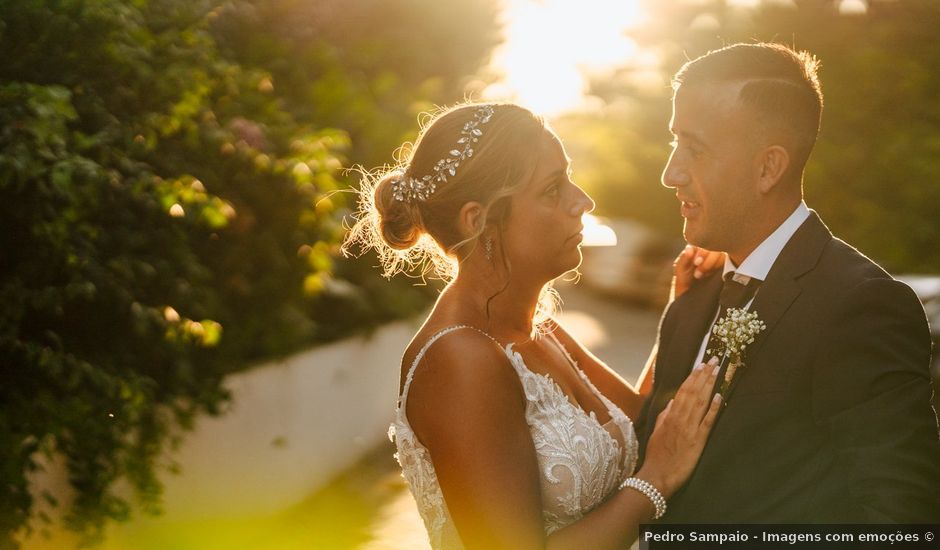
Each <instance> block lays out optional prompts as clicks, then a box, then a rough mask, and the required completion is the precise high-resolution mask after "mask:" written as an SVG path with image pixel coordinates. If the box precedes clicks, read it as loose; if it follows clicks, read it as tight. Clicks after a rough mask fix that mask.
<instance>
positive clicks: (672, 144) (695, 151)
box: [669, 139, 702, 158]
mask: <svg viewBox="0 0 940 550" xmlns="http://www.w3.org/2000/svg"><path fill="white" fill-rule="evenodd" d="M669 146H670V147H672V148H673V149H674V150H675V149H678V148H680V147H681V148H683V149H685V150H686V151H688V152H689V154H690V155H692V158H698V157H699V155H701V154H702V152H701V151H700V150H698V149H697V148H695V147H692V146H691V145H687V144H683V143H679V140H678V139H673V140H672V141H670V142H669Z"/></svg>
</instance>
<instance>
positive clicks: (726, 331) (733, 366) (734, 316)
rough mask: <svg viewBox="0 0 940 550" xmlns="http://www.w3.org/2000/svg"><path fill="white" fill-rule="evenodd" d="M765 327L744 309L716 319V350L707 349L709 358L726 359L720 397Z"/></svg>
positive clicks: (714, 332) (733, 309)
mask: <svg viewBox="0 0 940 550" xmlns="http://www.w3.org/2000/svg"><path fill="white" fill-rule="evenodd" d="M766 328H767V325H765V324H764V322H763V321H761V320H760V318H759V317H758V316H757V312H749V311H746V310H744V309H738V308H729V309H728V311H727V313H725V316H724V317H722V318H721V319H718V322H716V323H715V327H714V328H713V329H712V333H713V334H714V335H715V336H716V337H717V338H718V341H719V344H718V346H717V349H709V350H707V351H706V353H707V354H708V355H709V356H713V355H714V356H718V357H722V358H724V357H728V358H729V360H730V362H729V363H728V370H727V371H725V378H724V380H722V382H721V395H722V397H724V396H725V394H726V392H727V390H728V388H729V387H730V386H731V380H732V379H734V373H735V371H736V370H738V368H739V367H743V366H744V350H745V349H747V347H748V346H749V345H750V344H752V343H754V338H755V337H757V335H758V334H760V333H761V331H763V330H764V329H766Z"/></svg>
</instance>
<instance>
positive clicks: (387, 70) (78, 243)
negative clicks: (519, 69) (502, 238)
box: [0, 0, 495, 546]
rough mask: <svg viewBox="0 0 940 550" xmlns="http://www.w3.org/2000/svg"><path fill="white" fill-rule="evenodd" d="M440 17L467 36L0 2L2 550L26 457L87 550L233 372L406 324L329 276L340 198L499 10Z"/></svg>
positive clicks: (295, 12)
mask: <svg viewBox="0 0 940 550" xmlns="http://www.w3.org/2000/svg"><path fill="white" fill-rule="evenodd" d="M389 4H395V5H394V6H391V5H389ZM454 6H455V7H454V8H453V9H455V10H456V12H457V13H458V14H459V15H460V16H463V17H464V18H465V21H467V22H468V24H472V25H476V27H471V26H466V27H459V26H454V25H447V26H445V25H443V24H442V23H443V22H444V21H445V18H446V17H447V16H448V14H447V11H448V10H447V9H445V7H444V6H441V5H439V4H438V3H435V2H431V1H428V0H421V1H419V0H410V1H408V2H398V3H384V2H378V1H358V2H340V1H338V0H334V1H323V2H301V1H284V2H274V3H271V2H262V1H221V0H134V1H132V2H126V1H123V0H102V1H97V2H87V1H83V0H0V51H3V52H4V53H5V55H4V57H3V60H2V61H0V250H2V255H0V298H2V301H3V304H4V308H3V311H2V313H0V379H2V380H3V383H2V384H0V446H2V448H3V449H4V453H3V457H2V459H0V465H2V470H0V476H2V482H3V488H2V489H0V546H5V545H7V544H9V543H10V542H11V541H12V539H11V536H12V533H13V532H14V531H16V530H18V529H22V528H24V526H27V525H28V523H29V519H30V514H31V512H32V511H33V510H34V509H35V503H34V502H33V499H34V495H32V494H31V493H30V490H29V483H28V478H29V475H30V474H31V473H33V472H35V470H36V469H37V468H39V467H40V464H41V463H42V461H41V460H40V457H41V456H42V455H46V456H52V455H53V454H57V455H61V456H63V457H64V458H65V460H66V464H67V468H68V474H69V480H70V482H71V485H72V486H73V488H74V490H75V500H74V503H73V504H72V505H71V506H70V507H69V509H68V513H67V515H66V520H67V522H68V524H69V525H70V526H71V527H72V528H74V529H76V530H78V531H80V532H83V533H85V534H86V535H87V536H88V537H89V539H93V538H94V537H95V536H96V535H99V534H100V531H101V528H102V527H103V525H104V523H105V522H106V521H107V520H109V519H116V520H121V519H125V518H127V517H128V515H129V514H130V512H131V505H130V503H129V502H128V500H127V499H126V498H124V497H122V496H120V495H118V494H116V493H115V491H114V484H115V482H116V480H118V479H120V478H126V479H127V480H128V481H129V482H130V485H131V487H133V489H135V495H136V497H137V499H138V501H139V503H140V504H141V505H142V508H143V509H144V510H145V511H149V512H157V511H158V510H159V496H160V492H161V485H160V481H159V475H160V473H161V472H162V471H163V470H165V469H166V467H167V466H169V467H170V469H172V468H173V465H172V464H169V465H167V464H164V463H163V460H164V458H163V457H164V456H166V455H165V454H164V452H163V451H164V449H165V447H166V445H167V443H168V442H170V443H172V442H174V441H178V436H179V430H178V429H177V427H180V426H181V427H183V428H186V427H189V426H190V425H191V423H192V421H193V418H194V416H195V415H197V414H200V413H206V412H208V413H213V414H215V413H218V412H219V411H220V407H221V406H222V405H223V404H224V403H225V400H226V398H227V395H226V392H225V390H224V388H223V386H222V383H221V382H222V379H223V377H224V375H225V374H226V373H228V372H231V371H232V370H233V369H236V368H240V367H242V366H243V365H245V364H246V363H248V362H249V361H251V360H254V359H257V358H262V357H269V356H271V355H273V354H282V353H286V352H288V351H292V350H294V349H297V348H298V347H301V346H304V345H309V344H310V343H311V342H315V341H318V340H325V339H329V338H335V337H338V336H340V335H342V334H344V333H348V332H349V331H350V330H352V329H353V327H355V326H359V325H362V324H365V323H364V320H366V319H368V320H369V322H370V323H375V322H377V320H378V319H381V318H388V317H392V316H396V315H402V314H405V313H408V312H410V311H414V310H415V309H417V308H419V307H422V305H423V304H424V303H425V302H426V296H425V295H424V294H422V293H421V292H420V291H414V290H409V291H407V292H399V290H401V287H394V286H392V285H386V286H384V287H380V286H378V285H374V284H371V283H370V285H365V284H363V285H360V286H356V283H357V281H358V280H364V277H362V276H361V275H360V274H361V273H362V271H363V267H364V266H366V265H367V262H368V260H366V261H365V262H360V263H358V264H345V263H344V264H339V265H337V263H336V261H335V259H334V256H335V252H336V246H337V243H338V241H339V239H340V238H341V235H342V232H343V227H342V218H341V217H342V215H343V213H344V212H345V208H346V205H345V204H344V198H343V195H342V194H336V192H337V191H338V190H341V189H343V188H344V187H345V186H346V185H348V184H350V183H352V181H351V179H350V178H346V177H345V176H344V175H343V173H342V171H341V169H342V167H343V166H344V164H346V163H347V160H346V159H348V158H357V159H361V160H360V162H363V163H366V164H367V165H370V164H373V163H376V162H378V161H379V160H380V159H385V158H387V156H388V154H389V151H390V150H391V149H392V148H393V147H394V145H392V144H397V143H400V141H401V139H402V138H404V137H407V136H409V135H413V134H412V133H411V132H413V131H414V129H413V126H414V120H413V117H414V113H416V112H417V111H418V110H420V109H423V108H426V107H427V106H428V105H430V104H431V103H433V102H439V103H444V102H449V101H453V100H455V99H459V97H460V95H461V94H462V91H463V89H464V87H465V86H466V84H467V82H466V79H465V76H464V75H466V74H468V73H472V72H473V71H474V70H475V69H476V68H477V67H478V66H479V64H480V63H481V62H483V61H484V60H485V58H486V54H487V52H488V51H489V49H490V48H492V46H493V44H494V43H495V33H494V32H492V29H493V26H494V23H493V14H494V11H493V8H492V6H489V5H486V4H483V5H481V4H479V3H475V2H471V1H470V0H466V1H461V2H456V3H454ZM395 21H398V23H392V22H395ZM389 52H396V53H398V57H395V56H391V57H390V56H389V55H388V53H389ZM429 75H430V76H429ZM380 151H381V152H380ZM370 275H371V277H370V278H373V279H374V278H375V277H374V273H370ZM357 277H359V279H357ZM350 281H352V282H350ZM337 312H348V313H349V314H348V315H344V314H338V313H337ZM45 498H47V499H49V500H50V501H53V500H54V498H53V497H52V495H45Z"/></svg>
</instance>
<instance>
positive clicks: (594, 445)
mask: <svg viewBox="0 0 940 550" xmlns="http://www.w3.org/2000/svg"><path fill="white" fill-rule="evenodd" d="M464 328H467V329H471V330H477V329H474V328H473V327H467V326H464V325H458V326H453V327H448V328H446V329H444V330H442V331H440V332H438V333H436V334H435V335H434V336H432V337H431V338H429V339H428V342H427V343H426V344H425V345H424V347H422V349H421V351H419V352H418V355H417V356H416V357H415V359H414V362H413V363H412V365H411V368H410V369H409V370H408V374H407V376H406V378H405V384H404V387H403V389H402V394H401V397H400V398H399V403H398V410H397V414H396V418H395V422H393V423H392V425H391V427H390V428H389V437H390V438H392V440H393V441H394V442H395V444H396V447H397V448H398V453H397V454H396V455H395V456H396V458H397V459H398V463H399V464H400V465H401V469H402V475H403V477H404V478H405V480H406V481H407V482H408V486H409V488H410V489H411V493H412V495H414V498H415V501H416V502H417V504H418V511H419V512H420V513H421V518H422V519H423V520H424V525H425V527H426V528H427V531H428V537H429V538H430V541H431V546H432V547H433V548H435V549H448V550H449V549H452V548H463V544H462V543H461V541H460V536H459V535H458V533H457V530H456V528H455V527H454V523H453V521H452V519H451V517H450V513H449V512H448V510H447V503H446V502H444V495H443V494H442V493H441V487H440V485H439V484H438V482H437V474H436V473H435V471H434V465H433V464H432V463H431V458H430V456H429V454H428V450H427V449H426V448H425V447H424V446H423V445H422V444H421V442H420V441H418V438H417V437H416V436H415V434H414V431H412V429H411V426H410V425H409V424H408V418H407V417H406V416H405V408H406V403H407V399H408V389H409V387H410V386H411V381H412V379H413V377H414V373H415V368H416V367H417V366H418V364H419V363H420V362H421V359H422V358H423V357H424V354H425V353H426V352H427V350H428V348H429V347H431V345H432V344H433V343H434V342H435V341H437V339H438V338H440V337H442V336H444V335H446V334H448V333H450V332H453V331H455V330H458V329H464ZM478 332H481V333H482V334H484V335H486V336H489V335H488V334H486V333H483V332H482V331H478ZM550 337H551V339H552V340H553V341H554V342H555V343H556V344H557V345H558V346H559V348H560V349H561V350H562V352H563V353H564V354H565V356H566V357H567V358H568V360H569V361H570V362H571V365H572V366H573V367H574V369H575V370H576V371H577V372H578V374H579V375H580V376H581V378H582V379H583V380H584V382H585V383H586V384H587V386H588V387H589V388H590V389H591V391H593V392H594V393H595V394H596V395H597V397H598V398H599V399H600V400H601V402H603V403H604V405H605V406H606V407H607V410H608V412H609V413H610V420H609V421H608V422H607V423H605V424H603V425H602V424H601V423H600V422H599V421H598V420H597V417H596V416H595V414H594V413H593V412H591V413H590V414H588V413H586V412H585V411H584V410H583V409H581V408H580V407H579V406H577V405H575V404H573V403H572V402H571V401H570V400H569V399H568V397H567V396H566V395H565V393H564V392H563V391H562V390H561V388H560V387H559V386H558V385H557V384H556V383H555V382H554V381H553V380H552V379H551V377H549V376H547V375H545V374H537V373H535V372H533V371H531V370H529V368H528V367H526V365H525V361H524V360H523V358H522V356H521V355H520V354H519V353H518V352H515V351H513V350H512V344H508V345H507V346H505V347H503V346H501V345H500V344H499V343H498V342H497V345H499V346H500V348H501V349H503V351H504V352H505V353H506V356H507V357H508V358H509V361H510V363H512V366H513V368H514V369H515V370H516V373H517V374H518V375H519V378H520V380H521V381H522V387H523V388H524V390H525V396H526V400H527V403H526V411H525V417H526V422H527V423H528V425H529V429H530V431H531V433H532V441H533V442H534V443H535V451H536V453H537V455H538V463H539V470H540V478H541V489H542V507H543V509H542V517H543V519H544V522H545V532H546V533H552V532H553V531H556V530H558V529H560V528H562V527H564V526H566V525H568V524H570V523H572V522H574V521H576V520H578V519H579V518H581V517H582V516H583V515H584V514H585V513H587V512H589V511H590V510H591V509H593V508H594V507H595V506H597V505H598V504H600V503H601V502H603V501H604V499H606V498H607V497H608V496H609V495H610V494H611V493H612V492H613V491H614V490H615V489H616V488H617V486H618V485H619V484H620V482H621V481H623V480H624V479H626V478H627V477H629V476H630V475H631V474H632V473H633V470H634V468H635V467H636V460H637V446H638V444H637V439H636V433H635V431H634V429H633V423H632V422H631V421H630V419H629V418H628V417H627V415H626V414H624V413H623V411H621V410H620V409H619V408H618V407H617V406H616V405H614V404H613V403H612V402H611V401H610V400H609V399H607V397H606V396H604V395H603V394H602V393H601V392H600V391H598V389H597V388H596V387H595V386H594V384H593V383H591V381H590V379H588V377H587V375H585V374H584V371H582V370H581V369H580V368H579V367H578V365H577V363H576V362H575V361H574V360H573V359H572V358H571V356H570V355H569V354H568V351H567V350H566V349H565V348H564V346H563V345H562V344H561V342H559V341H558V340H557V339H556V338H555V336H554V335H551V334H550ZM490 338H491V339H493V338H492V337H490ZM493 341H494V342H496V340H495V339H493Z"/></svg>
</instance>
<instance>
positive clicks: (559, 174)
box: [542, 167, 570, 183]
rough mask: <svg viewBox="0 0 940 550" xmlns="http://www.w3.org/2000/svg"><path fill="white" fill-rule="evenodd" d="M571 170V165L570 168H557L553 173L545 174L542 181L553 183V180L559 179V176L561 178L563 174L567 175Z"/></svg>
mask: <svg viewBox="0 0 940 550" xmlns="http://www.w3.org/2000/svg"><path fill="white" fill-rule="evenodd" d="M569 170H570V167H569V168H565V169H564V170H562V169H558V170H555V171H554V172H552V173H551V174H549V175H547V176H545V178H544V179H543V180H542V182H543V183H553V182H554V181H555V180H557V179H558V178H560V177H562V176H565V175H568V172H569Z"/></svg>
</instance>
